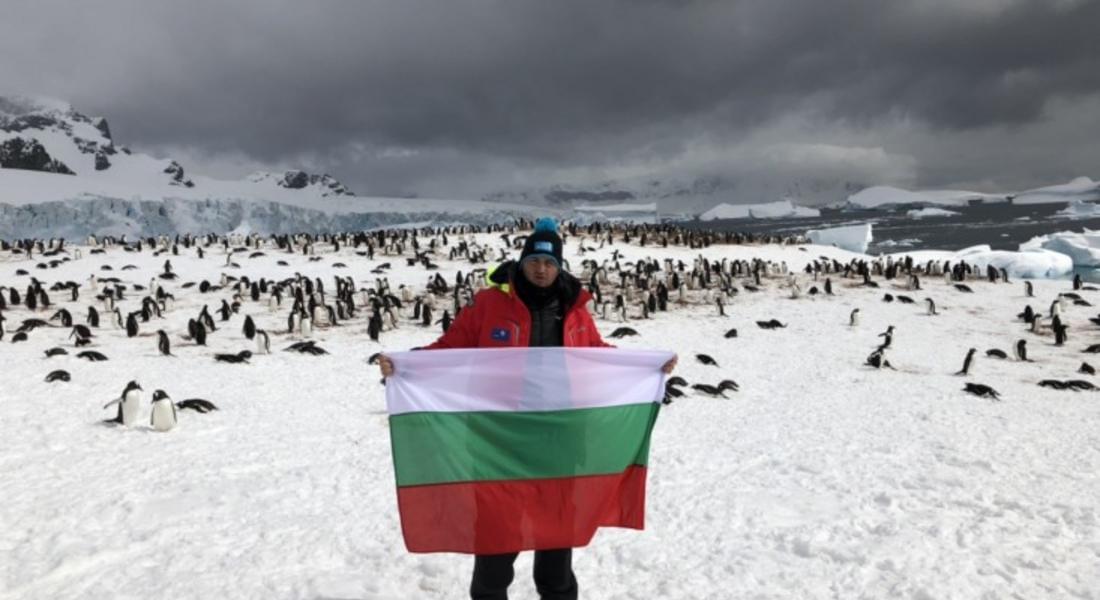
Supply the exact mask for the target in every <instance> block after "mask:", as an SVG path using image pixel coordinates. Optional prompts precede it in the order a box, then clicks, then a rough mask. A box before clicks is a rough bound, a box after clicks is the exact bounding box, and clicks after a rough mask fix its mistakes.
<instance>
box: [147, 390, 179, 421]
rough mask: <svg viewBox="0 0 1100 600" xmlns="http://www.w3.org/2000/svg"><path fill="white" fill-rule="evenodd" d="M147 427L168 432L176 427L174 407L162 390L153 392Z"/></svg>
mask: <svg viewBox="0 0 1100 600" xmlns="http://www.w3.org/2000/svg"><path fill="white" fill-rule="evenodd" d="M149 425H150V426H152V428H153V429H155V430H156V431H168V430H169V429H171V428H173V427H175V426H176V405H175V404H173V403H172V399H171V398H169V397H168V394H166V393H165V392H164V390H156V391H154V392H153V411H152V414H151V415H150V416H149Z"/></svg>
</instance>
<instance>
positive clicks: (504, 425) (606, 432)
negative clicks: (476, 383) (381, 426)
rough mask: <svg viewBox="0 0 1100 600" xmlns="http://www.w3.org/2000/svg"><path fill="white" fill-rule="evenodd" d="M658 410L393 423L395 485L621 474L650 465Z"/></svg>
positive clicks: (475, 415)
mask: <svg viewBox="0 0 1100 600" xmlns="http://www.w3.org/2000/svg"><path fill="white" fill-rule="evenodd" d="M659 407H660V405H659V404H657V403H653V402H646V403H643V404H628V405H624V406H612V407H602V408H587V409H574V410H559V411H545V412H464V413H439V412H421V413H405V414H401V415H394V416H391V417H390V436H391V440H392V443H393V456H394V468H395V470H396V472H397V485H398V486H407V485H426V484H433V483H454V482H460V481H500V480H514V479H545V478H553V477H574V476H578V477H579V476H585V475H602V474H608V473H621V472H622V471H623V470H625V469H626V468H627V467H629V466H630V465H633V464H638V465H645V464H647V462H648V459H649V434H650V431H651V430H652V428H653V423H654V421H655V420H656V418H657V411H658V409H659Z"/></svg>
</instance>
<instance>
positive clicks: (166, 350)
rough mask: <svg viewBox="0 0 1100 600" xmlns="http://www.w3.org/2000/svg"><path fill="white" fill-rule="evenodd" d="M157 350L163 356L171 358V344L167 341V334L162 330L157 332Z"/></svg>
mask: <svg viewBox="0 0 1100 600" xmlns="http://www.w3.org/2000/svg"><path fill="white" fill-rule="evenodd" d="M157 349H158V350H160V353H161V354H163V355H164V356H172V342H171V341H169V339H168V334H167V333H165V332H164V330H163V329H158V330H157Z"/></svg>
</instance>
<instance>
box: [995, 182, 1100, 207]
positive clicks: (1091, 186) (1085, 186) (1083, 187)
mask: <svg viewBox="0 0 1100 600" xmlns="http://www.w3.org/2000/svg"><path fill="white" fill-rule="evenodd" d="M1074 200H1077V201H1089V200H1092V201H1095V200H1100V183H1097V182H1095V181H1093V180H1092V179H1089V178H1088V177H1078V178H1076V179H1074V180H1073V181H1070V182H1069V183H1064V184H1061V185H1051V186H1047V187H1041V188H1036V189H1034V190H1028V191H1025V192H1020V193H1019V194H1018V195H1017V196H1016V197H1015V198H1013V199H1012V203H1013V204H1048V203H1056V202H1072V201H1074Z"/></svg>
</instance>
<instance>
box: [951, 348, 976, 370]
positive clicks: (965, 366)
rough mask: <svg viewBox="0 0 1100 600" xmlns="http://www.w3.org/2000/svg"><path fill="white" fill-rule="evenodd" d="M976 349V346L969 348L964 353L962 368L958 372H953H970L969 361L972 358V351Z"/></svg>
mask: <svg viewBox="0 0 1100 600" xmlns="http://www.w3.org/2000/svg"><path fill="white" fill-rule="evenodd" d="M977 351H978V349H977V348H971V349H970V350H969V351H968V352H967V353H966V358H964V359H963V368H962V370H961V371H959V372H958V373H955V374H956V375H969V374H970V363H971V361H973V360H974V353H975V352H977Z"/></svg>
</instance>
